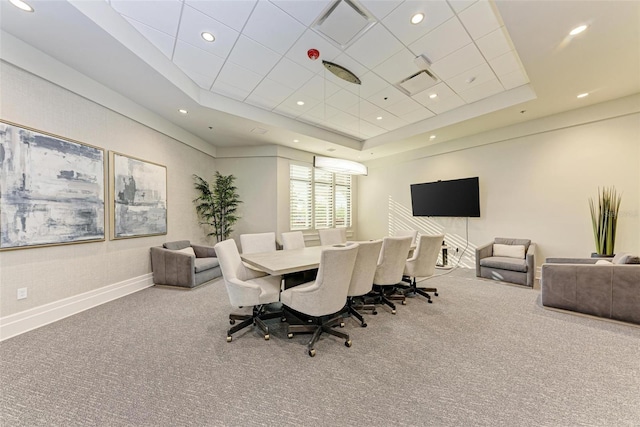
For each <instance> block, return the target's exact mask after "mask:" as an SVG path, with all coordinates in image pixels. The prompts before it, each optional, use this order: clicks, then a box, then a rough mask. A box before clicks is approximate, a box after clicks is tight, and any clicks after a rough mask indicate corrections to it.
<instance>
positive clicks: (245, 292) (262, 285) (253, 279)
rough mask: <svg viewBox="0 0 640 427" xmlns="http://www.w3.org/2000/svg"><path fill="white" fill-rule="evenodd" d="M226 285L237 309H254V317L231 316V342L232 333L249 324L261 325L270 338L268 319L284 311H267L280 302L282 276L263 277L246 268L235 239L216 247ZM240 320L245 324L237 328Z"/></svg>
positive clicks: (228, 340)
mask: <svg viewBox="0 0 640 427" xmlns="http://www.w3.org/2000/svg"><path fill="white" fill-rule="evenodd" d="M214 248H215V250H216V254H217V256H218V260H219V261H220V269H221V270H222V277H223V278H224V284H225V286H226V287H227V293H228V294H229V302H230V303H231V305H233V306H235V307H245V306H251V307H252V314H250V315H249V314H234V313H231V314H230V315H229V323H231V325H234V326H232V327H231V328H230V329H229V330H228V331H227V342H231V340H232V339H233V338H232V336H231V335H232V334H234V333H236V332H238V331H239V330H241V329H243V328H246V327H247V326H249V325H257V326H258V327H259V328H260V329H261V330H262V332H263V333H264V339H265V340H268V339H269V327H268V326H267V325H266V324H265V323H264V321H265V320H268V319H275V318H279V317H280V318H282V311H274V312H267V311H266V307H267V305H268V304H271V303H275V302H278V301H280V281H281V278H280V276H264V275H262V276H261V273H259V272H256V271H254V270H251V269H249V268H247V267H245V266H244V264H243V263H242V259H241V258H240V253H239V252H238V247H237V246H236V242H235V241H234V240H233V239H228V240H225V241H223V242H219V243H217V244H216V245H215V246H214ZM236 320H241V321H242V322H241V323H239V324H237V325H235V323H236Z"/></svg>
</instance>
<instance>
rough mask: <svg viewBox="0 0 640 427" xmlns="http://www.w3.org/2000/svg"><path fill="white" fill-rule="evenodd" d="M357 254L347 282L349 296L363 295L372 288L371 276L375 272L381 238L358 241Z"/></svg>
mask: <svg viewBox="0 0 640 427" xmlns="http://www.w3.org/2000/svg"><path fill="white" fill-rule="evenodd" d="M358 245H359V248H358V256H357V257H356V264H355V266H354V267H353V274H352V275H351V283H350V284H349V292H348V294H347V295H349V296H350V297H355V296H360V295H365V294H367V293H369V291H371V288H373V276H374V275H375V274H376V267H377V266H378V257H379V256H380V248H382V239H380V240H374V241H371V242H359V243H358Z"/></svg>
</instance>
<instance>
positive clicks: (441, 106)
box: [426, 94, 465, 114]
mask: <svg viewBox="0 0 640 427" xmlns="http://www.w3.org/2000/svg"><path fill="white" fill-rule="evenodd" d="M429 101H431V102H430V103H429V105H426V107H427V108H428V109H429V110H431V111H433V112H434V113H436V114H442V113H444V112H446V111H449V110H453V109H454V108H458V107H461V106H463V105H465V102H464V100H463V99H462V98H460V97H459V96H458V95H455V94H454V95H452V96H448V97H446V98H440V97H438V98H436V99H433V100H429Z"/></svg>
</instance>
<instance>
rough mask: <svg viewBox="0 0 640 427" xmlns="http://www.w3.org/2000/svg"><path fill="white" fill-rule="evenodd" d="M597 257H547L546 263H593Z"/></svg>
mask: <svg viewBox="0 0 640 427" xmlns="http://www.w3.org/2000/svg"><path fill="white" fill-rule="evenodd" d="M596 261H598V258H547V259H546V260H545V263H547V264H595V263H596Z"/></svg>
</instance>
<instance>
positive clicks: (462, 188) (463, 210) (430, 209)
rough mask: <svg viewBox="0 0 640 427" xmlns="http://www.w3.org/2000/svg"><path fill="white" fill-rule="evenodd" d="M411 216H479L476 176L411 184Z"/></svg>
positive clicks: (478, 191)
mask: <svg viewBox="0 0 640 427" xmlns="http://www.w3.org/2000/svg"><path fill="white" fill-rule="evenodd" d="M411 207H412V209H413V216H451V217H479V216H480V189H479V183H478V177H474V178H463V179H453V180H450V181H436V182H425V183H422V184H411Z"/></svg>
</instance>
